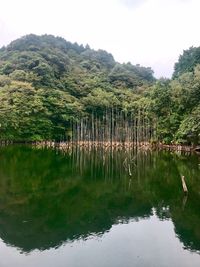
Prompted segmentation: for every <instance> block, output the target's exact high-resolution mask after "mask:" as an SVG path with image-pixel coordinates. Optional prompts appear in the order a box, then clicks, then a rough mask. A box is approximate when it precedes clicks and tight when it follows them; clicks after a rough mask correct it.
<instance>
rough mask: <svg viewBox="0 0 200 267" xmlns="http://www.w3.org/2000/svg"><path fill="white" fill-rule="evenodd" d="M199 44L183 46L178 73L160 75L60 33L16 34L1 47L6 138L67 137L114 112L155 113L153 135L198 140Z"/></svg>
mask: <svg viewBox="0 0 200 267" xmlns="http://www.w3.org/2000/svg"><path fill="white" fill-rule="evenodd" d="M194 49H195V53H194ZM199 50H200V49H198V48H190V49H189V50H188V51H184V53H183V55H182V56H181V57H180V59H179V62H178V63H176V65H175V72H174V75H173V79H172V80H168V79H160V80H156V79H155V78H154V76H153V71H152V69H151V68H146V67H142V66H140V65H132V64H131V63H127V64H120V63H117V62H116V61H115V60H114V58H113V56H112V55H111V54H109V53H107V52H106V51H104V50H98V51H95V50H93V49H91V48H90V47H89V45H86V46H83V45H78V44H76V43H74V44H72V43H70V42H67V41H65V40H64V39H63V38H60V37H54V36H51V35H43V36H37V35H33V34H31V35H27V36H25V37H22V38H20V39H18V40H16V41H13V42H12V43H10V44H9V45H8V46H7V47H2V48H1V49H0V139H1V140H15V141H24V140H27V141H34V140H50V139H51V140H57V141H60V140H66V139H68V138H69V136H70V134H71V125H72V123H73V122H79V121H80V120H81V119H83V118H88V119H90V118H94V117H96V118H97V117H98V118H103V116H105V112H107V113H109V112H110V114H111V112H112V114H113V113H115V120H117V119H120V118H121V117H122V116H121V115H120V116H121V117H119V116H118V115H117V114H119V113H120V114H122V113H123V114H125V115H126V116H128V114H129V115H130V114H131V115H130V116H129V120H130V118H133V117H137V116H142V115H143V116H145V118H148V120H149V121H154V124H155V125H156V137H155V136H154V137H153V139H156V140H151V141H162V142H165V143H170V142H177V143H198V142H199V140H200V136H199V132H200V66H199V65H198V63H199V64H200V51H199ZM138 114H139V115H138ZM141 114H142V115H141ZM126 116H125V117H124V115H123V119H124V118H126ZM112 117H114V116H113V115H112ZM114 123H115V124H116V123H117V122H116V121H115V122H114Z"/></svg>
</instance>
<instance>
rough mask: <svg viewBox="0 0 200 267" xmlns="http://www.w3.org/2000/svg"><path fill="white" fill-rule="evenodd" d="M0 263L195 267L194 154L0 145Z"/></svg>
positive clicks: (199, 235) (199, 234) (197, 172)
mask: <svg viewBox="0 0 200 267" xmlns="http://www.w3.org/2000/svg"><path fill="white" fill-rule="evenodd" d="M180 175H184V176H185V179H186V183H187V186H188V190H189V194H188V196H184V194H183V191H182V185H181V179H180ZM0 266H1V267H12V266H13V267H14V266H15V267H16V266H20V267H25V266H26V267H36V266H37V267H54V266H56V267H64V266H68V267H100V266H101V267H102V266H103V267H123V266H124V267H132V266H134V267H157V266H158V267H173V266H175V267H176V266H177V267H179V266H181V267H184V266H185V267H186V266H187V267H188V266H191V267H196V266H198V267H199V266H200V158H199V157H198V156H195V155H192V156H191V155H180V154H172V153H169V152H142V151H138V152H137V153H136V152H134V151H129V152H128V151H109V150H107V151H105V150H98V151H96V150H93V151H88V150H85V149H84V150H83V149H73V150H69V151H66V152H65V153H63V152H62V153H61V152H59V151H56V150H48V149H38V148H31V147H25V146H8V147H1V148H0Z"/></svg>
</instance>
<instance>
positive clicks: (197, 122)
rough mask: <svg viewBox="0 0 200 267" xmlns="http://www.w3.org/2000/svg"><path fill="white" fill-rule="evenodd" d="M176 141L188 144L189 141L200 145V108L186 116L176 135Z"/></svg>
mask: <svg viewBox="0 0 200 267" xmlns="http://www.w3.org/2000/svg"><path fill="white" fill-rule="evenodd" d="M176 139H177V142H179V143H180V142H181V143H188V141H189V142H190V143H191V144H195V145H196V144H199V143H200V106H198V107H197V108H195V109H194V110H193V112H192V113H191V114H189V115H187V116H185V118H184V120H183V121H182V122H181V125H180V127H179V130H178V132H177V133H176Z"/></svg>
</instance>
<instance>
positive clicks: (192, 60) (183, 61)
mask: <svg viewBox="0 0 200 267" xmlns="http://www.w3.org/2000/svg"><path fill="white" fill-rule="evenodd" d="M197 64H200V47H190V48H189V49H188V50H184V51H183V54H182V55H180V57H179V60H178V62H177V63H176V64H175V65H174V73H173V78H177V77H179V76H180V75H181V74H183V73H185V72H192V71H193V70H194V68H195V66H196V65H197Z"/></svg>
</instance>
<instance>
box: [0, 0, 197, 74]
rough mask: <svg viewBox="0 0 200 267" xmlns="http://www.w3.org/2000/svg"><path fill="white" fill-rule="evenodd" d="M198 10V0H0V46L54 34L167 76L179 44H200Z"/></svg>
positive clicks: (181, 46)
mask: <svg viewBox="0 0 200 267" xmlns="http://www.w3.org/2000/svg"><path fill="white" fill-rule="evenodd" d="M199 12H200V0H1V1H0V46H3V45H6V44H8V43H9V42H10V41H12V40H14V39H16V38H18V37H21V36H23V35H25V34H29V33H35V34H45V33H47V34H53V35H56V36H62V37H64V38H65V39H66V40H68V41H71V42H77V43H79V44H84V45H85V44H87V43H88V44H89V45H90V47H91V48H94V49H99V48H101V49H105V50H107V51H108V52H110V53H112V54H113V56H114V57H115V59H116V60H117V61H119V62H121V63H122V62H128V61H130V62H131V63H133V64H137V63H139V64H141V65H143V66H150V67H152V68H153V70H154V71H155V76H156V77H160V76H164V77H170V76H171V74H172V72H173V65H174V63H175V62H176V61H177V60H178V56H179V55H180V54H181V53H182V52H183V50H184V49H188V48H189V47H190V46H200V34H199V27H200V15H199Z"/></svg>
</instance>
